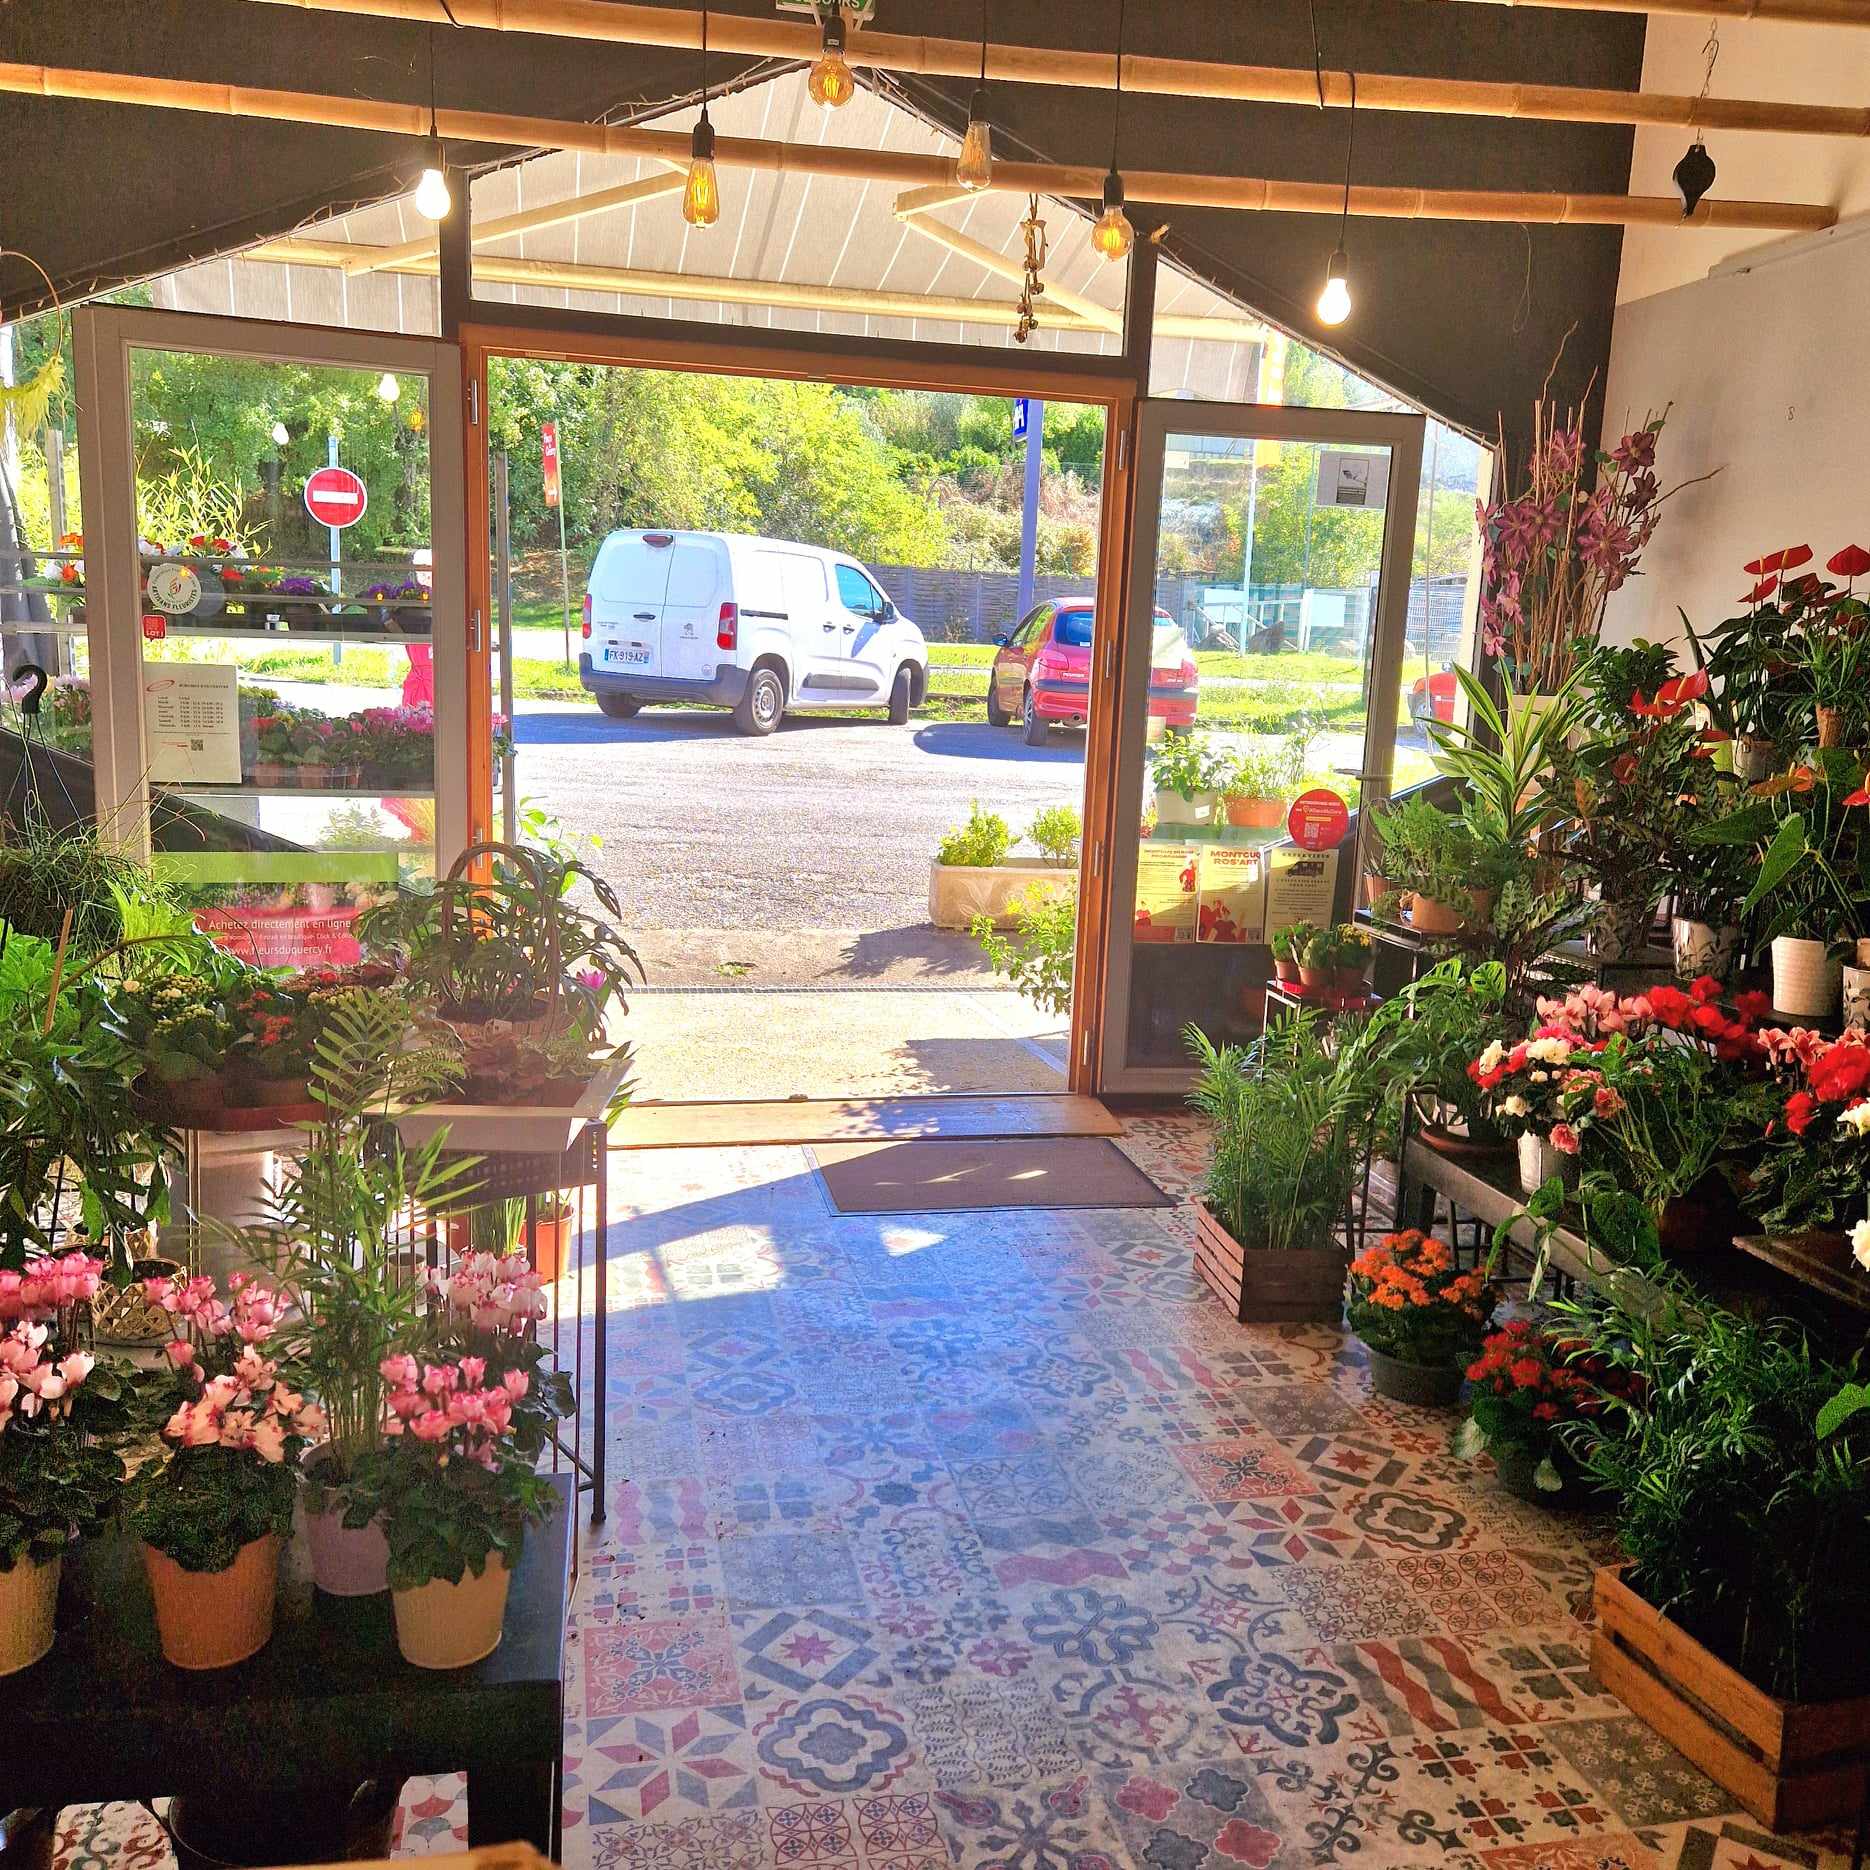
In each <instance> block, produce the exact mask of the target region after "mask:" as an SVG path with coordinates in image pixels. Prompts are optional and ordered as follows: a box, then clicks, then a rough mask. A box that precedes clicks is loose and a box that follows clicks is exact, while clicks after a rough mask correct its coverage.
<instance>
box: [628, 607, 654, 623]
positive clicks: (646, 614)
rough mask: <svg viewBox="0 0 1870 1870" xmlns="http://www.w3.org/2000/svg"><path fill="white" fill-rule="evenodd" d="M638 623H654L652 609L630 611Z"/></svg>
mask: <svg viewBox="0 0 1870 1870" xmlns="http://www.w3.org/2000/svg"><path fill="white" fill-rule="evenodd" d="M632 614H633V615H634V616H635V618H636V621H637V622H638V623H654V622H655V621H656V613H655V612H654V611H653V610H639V611H635V612H633V613H632Z"/></svg>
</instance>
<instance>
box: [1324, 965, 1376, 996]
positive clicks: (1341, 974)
mask: <svg viewBox="0 0 1870 1870" xmlns="http://www.w3.org/2000/svg"><path fill="white" fill-rule="evenodd" d="M1331 984H1332V986H1333V988H1334V989H1335V990H1336V991H1337V992H1338V993H1341V994H1343V995H1345V996H1346V997H1347V998H1350V999H1357V998H1359V997H1360V996H1361V995H1362V994H1363V992H1364V990H1365V988H1366V987H1367V986H1368V985H1369V982H1368V980H1367V979H1366V977H1365V974H1364V964H1363V963H1362V962H1361V961H1340V962H1339V963H1338V964H1337V966H1335V967H1334V968H1333V969H1332V970H1331Z"/></svg>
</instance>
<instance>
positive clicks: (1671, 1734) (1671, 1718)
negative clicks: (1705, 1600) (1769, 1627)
mask: <svg viewBox="0 0 1870 1870" xmlns="http://www.w3.org/2000/svg"><path fill="white" fill-rule="evenodd" d="M1595 1597H1596V1602H1597V1632H1596V1634H1595V1636H1594V1637H1593V1638H1592V1641H1591V1673H1592V1674H1593V1675H1595V1676H1596V1677H1597V1679H1598V1681H1599V1682H1601V1683H1602V1684H1603V1686H1604V1687H1605V1688H1607V1689H1609V1691H1610V1692H1611V1693H1612V1694H1613V1695H1615V1696H1616V1697H1617V1699H1618V1700H1619V1701H1621V1702H1622V1703H1623V1704H1624V1706H1625V1707H1627V1708H1628V1709H1629V1710H1630V1712H1631V1713H1632V1714H1634V1715H1636V1716H1637V1717H1638V1718H1639V1719H1641V1720H1642V1721H1644V1722H1646V1723H1647V1724H1648V1725H1649V1726H1650V1727H1653V1728H1654V1729H1655V1730H1656V1732H1657V1733H1658V1734H1660V1735H1661V1736H1662V1738H1663V1739H1664V1740H1666V1741H1668V1743H1669V1744H1670V1745H1671V1746H1672V1747H1674V1748H1675V1749H1676V1751H1677V1752H1679V1753H1683V1754H1686V1755H1687V1757H1688V1758H1689V1759H1691V1760H1693V1761H1694V1763H1695V1764H1696V1765H1697V1766H1699V1767H1700V1768H1701V1770H1702V1771H1703V1772H1704V1773H1706V1774H1707V1775H1708V1777H1709V1778H1710V1779H1712V1780H1713V1781H1714V1782H1715V1783H1716V1784H1717V1785H1719V1786H1721V1787H1723V1788H1724V1789H1725V1790H1726V1791H1728V1792H1731V1793H1732V1794H1733V1795H1734V1797H1735V1799H1736V1800H1737V1801H1738V1802H1739V1803H1740V1804H1741V1805H1742V1806H1744V1807H1745V1808H1746V1810H1747V1811H1749V1812H1751V1813H1752V1814H1753V1816H1754V1817H1755V1818H1757V1819H1758V1820H1759V1821H1760V1823H1761V1824H1763V1825H1765V1826H1766V1827H1767V1828H1768V1829H1769V1830H1772V1831H1775V1832H1780V1831H1807V1830H1810V1829H1812V1828H1813V1827H1814V1826H1818V1825H1823V1824H1829V1823H1832V1822H1834V1821H1836V1820H1838V1819H1843V1818H1853V1817H1855V1816H1856V1813H1857V1807H1858V1802H1859V1800H1860V1799H1861V1797H1862V1795H1863V1785H1864V1774H1865V1771H1866V1769H1870V1696H1854V1697H1852V1698H1851V1699H1850V1700H1848V1701H1781V1700H1779V1699H1778V1698H1777V1697H1775V1696H1773V1695H1769V1694H1767V1693H1766V1692H1765V1690H1764V1689H1760V1688H1756V1687H1755V1686H1754V1685H1753V1684H1752V1683H1751V1682H1749V1681H1748V1680H1747V1679H1746V1677H1745V1676H1743V1675H1741V1674H1740V1673H1739V1672H1738V1671H1737V1670H1735V1669H1732V1668H1729V1667H1728V1665H1727V1664H1726V1663H1724V1662H1722V1661H1721V1660H1720V1659H1719V1658H1718V1657H1717V1656H1715V1655H1713V1654H1712V1653H1711V1652H1710V1651H1708V1650H1706V1649H1704V1648H1703V1647H1702V1646H1701V1644H1699V1643H1698V1642H1696V1641H1695V1639H1694V1638H1693V1637H1692V1636H1690V1635H1688V1633H1687V1632H1686V1631H1685V1630H1683V1629H1681V1628H1680V1627H1679V1626H1678V1625H1676V1624H1674V1623H1671V1622H1670V1621H1669V1619H1668V1618H1667V1617H1665V1616H1664V1615H1663V1614H1662V1613H1661V1612H1660V1611H1659V1610H1657V1609H1656V1608H1655V1607H1654V1606H1653V1605H1651V1604H1649V1603H1647V1602H1645V1601H1644V1600H1643V1599H1642V1598H1640V1597H1638V1596H1637V1594H1636V1593H1635V1592H1634V1591H1633V1590H1631V1589H1630V1587H1629V1586H1628V1585H1627V1584H1625V1583H1624V1581H1623V1577H1622V1573H1621V1569H1620V1568H1619V1567H1615V1566H1611V1567H1606V1568H1605V1569H1603V1570H1601V1571H1599V1572H1598V1574H1597V1584H1596V1590H1595Z"/></svg>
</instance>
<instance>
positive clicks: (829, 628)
mask: <svg viewBox="0 0 1870 1870" xmlns="http://www.w3.org/2000/svg"><path fill="white" fill-rule="evenodd" d="M837 627H838V626H837V625H836V624H835V623H828V624H826V625H825V634H826V635H827V636H829V635H830V634H831V632H832V631H833V630H835V629H836V628H837Z"/></svg>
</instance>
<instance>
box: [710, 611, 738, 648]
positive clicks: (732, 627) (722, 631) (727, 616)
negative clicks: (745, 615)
mask: <svg viewBox="0 0 1870 1870" xmlns="http://www.w3.org/2000/svg"><path fill="white" fill-rule="evenodd" d="M739 641H740V606H739V605H738V604H723V605H722V606H721V623H720V627H719V628H718V629H717V630H716V631H715V632H714V646H715V648H716V649H732V648H733V647H734V645H735V644H736V643H738V642H739Z"/></svg>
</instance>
